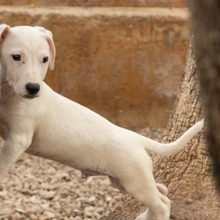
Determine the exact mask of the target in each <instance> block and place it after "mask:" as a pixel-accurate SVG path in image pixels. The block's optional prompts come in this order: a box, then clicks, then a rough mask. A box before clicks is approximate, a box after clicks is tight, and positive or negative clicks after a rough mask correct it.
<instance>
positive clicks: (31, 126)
mask: <svg viewBox="0 0 220 220" xmlns="http://www.w3.org/2000/svg"><path fill="white" fill-rule="evenodd" d="M0 53H1V55H0V62H1V69H0V74H1V79H2V81H1V98H0V135H1V136H2V137H3V139H4V140H5V143H4V146H3V148H2V150H1V151H0V180H1V179H2V178H3V176H4V175H5V174H6V173H7V172H8V170H9V169H10V167H11V166H12V165H13V164H14V163H15V162H16V161H17V160H18V158H19V157H20V156H21V154H22V153H23V152H27V153H29V154H33V155H36V156H39V157H44V158H48V159H51V160H55V161H58V162H60V163H63V164H66V165H69V166H71V167H74V168H76V169H79V170H81V171H82V173H83V174H84V176H87V175H95V174H104V175H108V176H109V177H110V179H111V181H112V182H113V184H115V185H116V186H117V187H118V188H120V189H122V190H125V191H126V192H128V193H130V194H131V195H132V196H133V197H134V198H135V199H137V200H138V201H139V202H142V203H143V204H144V205H146V206H147V207H148V210H147V211H146V212H145V213H143V214H141V215H140V216H138V217H137V218H136V219H138V220H153V219H154V220H168V219H169V216H170V201H169V199H168V198H167V197H166V194H167V189H166V187H165V186H163V185H162V184H156V183H155V180H154V177H153V173H152V161H151V158H150V156H149V154H151V153H158V154H161V155H170V154H173V153H176V152H178V151H179V150H181V149H182V148H183V147H184V146H185V145H186V144H187V143H188V142H189V141H190V139H191V138H192V137H193V136H194V135H195V134H197V133H198V132H199V131H200V130H201V129H202V127H203V120H202V121H200V122H198V123H196V124H195V125H194V126H192V127H191V128H190V129H189V130H188V131H186V132H185V133H184V134H183V135H182V136H181V137H180V138H179V139H178V140H176V141H175V142H172V143H170V144H161V143H158V142H156V141H154V140H151V139H149V138H146V137H143V136H141V135H139V134H137V133H135V132H132V131H129V130H127V129H124V128H121V127H118V126H116V125H114V124H112V123H110V122H109V121H108V120H106V119H105V118H103V117H101V116H100V115H98V114H96V113H94V112H93V111H91V110H89V109H87V108H85V107H83V106H81V105H79V104H77V103H75V102H73V101H71V100H69V99H67V98H65V97H63V96H61V95H59V94H57V93H56V92H54V91H53V90H52V89H51V88H50V87H49V86H48V85H46V84H45V83H44V82H43V80H44V78H45V75H46V72H47V69H48V67H49V68H50V69H53V67H54V60H55V47H54V43H53V39H52V34H51V32H50V31H47V30H46V29H44V28H42V27H29V26H17V27H13V28H11V27H9V26H7V25H5V24H3V25H0Z"/></svg>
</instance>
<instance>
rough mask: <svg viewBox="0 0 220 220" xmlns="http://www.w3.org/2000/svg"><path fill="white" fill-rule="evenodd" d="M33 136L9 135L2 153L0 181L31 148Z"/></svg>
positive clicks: (0, 158)
mask: <svg viewBox="0 0 220 220" xmlns="http://www.w3.org/2000/svg"><path fill="white" fill-rule="evenodd" d="M31 141H32V135H30V134H29V135H28V134H20V132H19V134H17V133H9V134H8V136H7V138H6V140H5V143H4V145H3V148H2V149H1V151H0V181H1V180H2V178H3V177H4V175H5V174H6V173H7V172H8V170H9V169H10V168H11V166H12V165H13V164H14V163H15V162H16V161H17V160H18V159H19V157H20V156H21V154H22V153H23V152H24V151H25V150H26V149H27V148H28V147H29V146H30V144H31Z"/></svg>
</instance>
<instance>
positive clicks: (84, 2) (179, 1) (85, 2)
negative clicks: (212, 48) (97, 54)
mask: <svg viewBox="0 0 220 220" xmlns="http://www.w3.org/2000/svg"><path fill="white" fill-rule="evenodd" d="M0 4H1V5H31V4H32V5H36V6H86V7H91V6H93V7H94V6H98V7H181V8H182V7H185V6H186V3H185V0H46V1H45V0H14V1H12V0H0Z"/></svg>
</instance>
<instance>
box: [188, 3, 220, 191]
mask: <svg viewBox="0 0 220 220" xmlns="http://www.w3.org/2000/svg"><path fill="white" fill-rule="evenodd" d="M188 2H189V6H190V10H191V12H192V23H193V28H194V37H195V50H196V61H197V66H198V73H199V77H200V83H201V91H202V93H201V94H202V98H203V103H204V110H205V116H206V121H207V132H206V137H207V145H208V148H209V152H210V155H211V158H212V161H213V167H214V169H213V171H214V176H215V177H216V180H217V187H218V190H219V191H220V136H219V134H220V2H219V0H208V1H207V0H199V1H196V0H190V1H188Z"/></svg>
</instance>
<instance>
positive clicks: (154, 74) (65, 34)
mask: <svg viewBox="0 0 220 220" xmlns="http://www.w3.org/2000/svg"><path fill="white" fill-rule="evenodd" d="M0 23H7V24H9V25H11V26H14V25H41V26H44V27H46V28H48V29H49V30H51V31H52V32H53V34H54V41H55V45H56V48H57V58H56V66H55V70H54V71H53V72H49V73H48V75H47V79H46V82H47V83H48V84H49V85H50V86H51V87H52V88H53V89H54V90H56V91H57V92H59V93H61V94H63V95H64V96H67V97H69V98H71V99H73V100H75V101H77V102H79V103H81V104H83V105H85V106H88V107H89V108H91V109H93V110H95V111H97V112H98V113H100V114H101V115H103V116H105V117H106V118H108V119H109V120H110V121H112V122H114V123H116V124H118V125H121V126H124V127H127V128H132V129H134V128H137V127H144V126H154V127H164V126H165V125H166V123H167V121H168V117H169V111H170V109H171V107H172V105H173V103H174V101H175V99H176V96H177V91H178V88H179V85H180V80H181V75H182V72H183V69H184V62H185V57H186V51H187V47H188V43H189V35H190V34H189V27H188V13H187V11H186V10H184V9H166V8H164V9H162V8H150V9H149V8H77V7H74V8H68V7H67V8H63V7H62V8H59V7H55V8H46V9H45V8H35V7H13V8H12V7H0Z"/></svg>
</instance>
